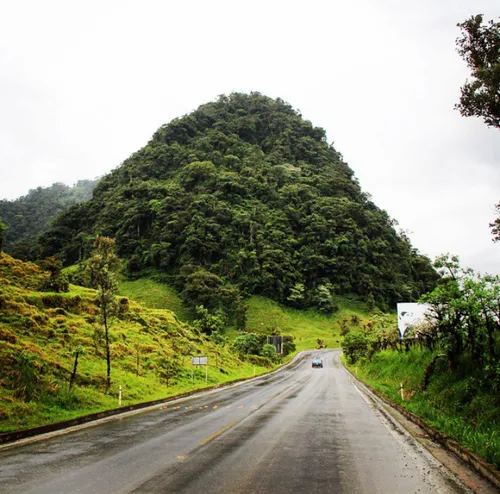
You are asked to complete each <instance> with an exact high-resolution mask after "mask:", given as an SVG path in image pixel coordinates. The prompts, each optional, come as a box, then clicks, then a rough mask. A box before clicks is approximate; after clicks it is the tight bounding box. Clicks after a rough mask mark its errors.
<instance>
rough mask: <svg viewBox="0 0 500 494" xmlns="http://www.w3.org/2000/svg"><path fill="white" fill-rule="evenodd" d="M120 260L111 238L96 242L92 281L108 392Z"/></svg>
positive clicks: (99, 238)
mask: <svg viewBox="0 0 500 494" xmlns="http://www.w3.org/2000/svg"><path fill="white" fill-rule="evenodd" d="M119 265H120V260H119V258H118V256H117V255H116V251H115V240H114V239H112V238H109V237H97V238H96V240H95V242H94V253H93V255H92V257H91V258H90V262H89V265H88V266H89V271H90V279H91V282H92V285H93V286H94V288H96V289H97V304H98V305H99V308H100V309H101V310H100V322H101V325H102V327H103V328H104V338H105V342H106V390H109V388H110V386H111V351H110V345H109V329H110V326H111V325H112V321H113V319H114V318H115V317H116V316H117V314H118V311H119V307H118V303H117V301H116V297H115V296H116V293H117V290H118V286H117V282H116V276H115V275H116V272H117V271H118V268H119Z"/></svg>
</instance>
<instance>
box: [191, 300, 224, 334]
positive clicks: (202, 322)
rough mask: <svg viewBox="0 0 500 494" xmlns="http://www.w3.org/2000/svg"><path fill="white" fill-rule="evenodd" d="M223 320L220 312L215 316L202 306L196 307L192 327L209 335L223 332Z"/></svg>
mask: <svg viewBox="0 0 500 494" xmlns="http://www.w3.org/2000/svg"><path fill="white" fill-rule="evenodd" d="M224 324H225V318H224V314H223V313H221V312H220V311H219V312H218V313H217V314H211V313H210V312H209V311H208V310H207V309H205V307H203V305H198V306H197V307H196V319H195V321H194V325H195V326H196V327H197V328H198V329H199V330H200V331H201V332H202V333H205V334H208V335H211V334H212V333H214V332H218V333H220V332H222V331H223V330H224Z"/></svg>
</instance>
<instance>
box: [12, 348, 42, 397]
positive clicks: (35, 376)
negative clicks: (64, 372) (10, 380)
mask: <svg viewBox="0 0 500 494" xmlns="http://www.w3.org/2000/svg"><path fill="white" fill-rule="evenodd" d="M41 371H42V369H41V365H40V364H39V363H38V362H37V361H36V358H35V355H33V354H31V353H29V352H27V351H23V350H22V351H20V352H18V353H17V355H16V356H15V360H14V375H15V378H16V381H17V383H16V394H17V396H19V397H20V398H22V399H23V400H25V401H31V400H35V399H37V398H38V397H39V395H40V393H41V391H42V389H43V387H42V376H41Z"/></svg>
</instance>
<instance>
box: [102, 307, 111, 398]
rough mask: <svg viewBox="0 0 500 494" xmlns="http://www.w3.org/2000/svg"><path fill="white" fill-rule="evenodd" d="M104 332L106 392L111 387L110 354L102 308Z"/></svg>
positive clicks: (106, 318)
mask: <svg viewBox="0 0 500 494" xmlns="http://www.w3.org/2000/svg"><path fill="white" fill-rule="evenodd" d="M103 321H104V332H105V336H106V391H109V388H110V387H111V353H110V350H109V331H108V317H107V314H106V306H104V307H103Z"/></svg>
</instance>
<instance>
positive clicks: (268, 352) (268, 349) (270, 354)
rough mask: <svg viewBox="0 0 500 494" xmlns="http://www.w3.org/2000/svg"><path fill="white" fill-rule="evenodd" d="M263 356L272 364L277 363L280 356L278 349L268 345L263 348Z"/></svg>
mask: <svg viewBox="0 0 500 494" xmlns="http://www.w3.org/2000/svg"><path fill="white" fill-rule="evenodd" d="M262 356H263V357H265V358H267V359H268V360H270V361H271V362H276V361H277V360H278V354H277V352H276V347H275V346H274V345H269V344H268V343H266V344H265V345H264V346H263V347H262Z"/></svg>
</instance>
